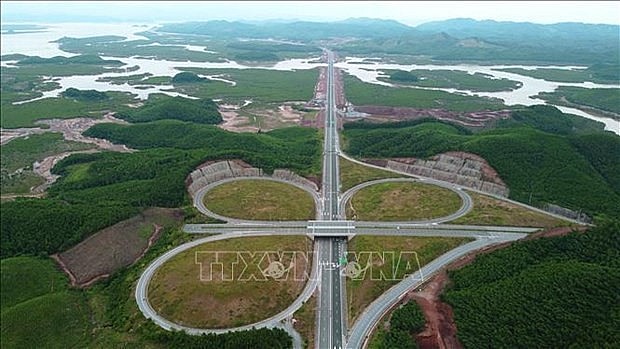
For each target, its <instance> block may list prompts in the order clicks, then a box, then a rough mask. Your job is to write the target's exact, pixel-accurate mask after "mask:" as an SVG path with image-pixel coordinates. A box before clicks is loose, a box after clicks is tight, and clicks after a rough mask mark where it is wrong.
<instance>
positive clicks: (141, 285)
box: [135, 231, 318, 335]
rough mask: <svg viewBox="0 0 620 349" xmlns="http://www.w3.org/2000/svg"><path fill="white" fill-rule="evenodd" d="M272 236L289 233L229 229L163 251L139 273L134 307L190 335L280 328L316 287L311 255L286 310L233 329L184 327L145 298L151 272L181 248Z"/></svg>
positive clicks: (313, 259) (163, 326) (186, 248)
mask: <svg viewBox="0 0 620 349" xmlns="http://www.w3.org/2000/svg"><path fill="white" fill-rule="evenodd" d="M272 235H291V234H289V233H286V232H247V231H243V232H232V233H227V234H221V235H214V236H209V237H206V238H202V239H198V240H194V241H190V242H187V243H185V244H183V245H180V246H177V247H175V248H173V249H172V250H170V251H168V252H166V253H164V254H163V255H161V256H159V257H158V258H157V259H156V260H155V261H153V262H152V263H151V264H150V265H149V266H148V267H147V268H146V269H145V270H144V272H143V273H142V275H141V276H140V279H139V280H138V284H137V286H136V292H135V298H136V302H137V303H138V308H139V309H140V311H141V312H142V314H143V315H144V316H145V317H146V318H148V319H151V320H153V322H154V323H155V324H157V325H158V326H160V327H162V328H164V329H166V330H176V331H185V332H187V333H188V334H192V335H200V334H208V333H226V332H231V331H245V330H250V329H252V328H263V327H267V328H273V327H281V328H282V327H283V324H282V321H283V320H285V319H286V318H288V317H289V316H291V315H293V313H295V311H297V310H298V309H299V308H300V307H301V306H302V305H303V304H304V302H306V301H307V300H308V298H310V296H311V295H312V293H314V290H315V289H316V286H317V283H318V277H317V276H318V263H316V261H315V258H312V269H311V272H310V276H309V278H308V281H307V282H306V286H305V287H304V289H303V290H302V292H301V294H300V295H299V296H298V297H297V299H295V301H294V302H293V303H292V304H291V305H290V306H288V307H287V308H286V309H284V310H282V311H281V312H279V313H277V314H275V315H273V316H271V317H269V318H267V319H265V320H262V321H259V322H256V323H253V324H249V325H245V326H239V327H234V328H227V329H204V328H195V327H187V326H183V325H179V324H177V323H174V322H172V321H170V320H167V319H165V318H164V317H162V316H161V315H159V314H158V313H157V312H156V311H155V309H153V307H152V306H151V304H150V303H149V300H148V288H149V284H150V281H151V279H152V278H153V275H155V272H156V271H157V269H158V268H159V267H160V266H162V265H163V264H164V263H166V262H167V261H168V260H169V259H171V258H172V257H174V256H176V255H177V254H179V253H181V252H183V251H186V250H188V249H190V248H192V247H196V246H198V245H201V244H204V243H207V242H213V241H220V240H227V239H233V238H239V237H251V236H253V237H256V236H272Z"/></svg>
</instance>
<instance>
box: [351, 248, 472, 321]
mask: <svg viewBox="0 0 620 349" xmlns="http://www.w3.org/2000/svg"><path fill="white" fill-rule="evenodd" d="M469 241H471V239H467V238H420V237H404V236H356V237H354V238H353V239H352V240H351V241H350V243H349V246H348V251H349V254H348V260H349V262H351V261H354V256H357V257H359V258H358V259H357V262H358V263H359V264H360V266H361V267H362V268H364V267H366V266H367V265H368V264H367V263H373V267H372V269H370V270H371V271H366V273H365V274H361V275H360V276H359V278H356V279H353V278H347V280H346V287H347V309H348V311H347V312H348V315H349V323H353V322H354V320H355V319H356V318H357V316H358V315H359V314H360V313H361V312H362V311H364V309H366V306H368V304H370V303H371V302H372V301H373V300H375V299H376V298H377V297H379V296H380V295H381V294H382V293H383V292H385V291H386V290H387V289H389V288H390V287H391V286H393V285H395V284H396V283H397V282H398V281H400V280H401V279H402V277H403V276H404V275H406V274H413V273H415V272H416V271H417V270H418V267H422V266H424V265H426V264H427V263H429V262H430V261H432V260H433V259H435V258H436V257H438V256H440V255H441V254H443V253H445V252H447V251H449V250H451V249H453V248H455V247H457V246H459V245H462V244H464V243H466V242H469ZM353 252H355V253H360V252H376V253H375V254H373V255H372V256H371V257H370V258H369V255H368V254H358V255H354V254H353ZM383 252H387V253H388V254H386V255H385V260H383V259H382V258H381V254H382V253H383ZM390 252H394V256H395V257H398V256H400V253H401V252H415V253H414V254H404V255H402V259H398V258H395V259H394V260H392V259H391V258H390V256H391V255H390V254H389V253H390ZM371 258H372V259H371ZM396 261H399V262H398V264H395V263H397V262H396ZM406 262H409V263H406ZM418 263H419V264H418ZM407 265H409V266H410V267H411V268H412V269H407ZM381 274H384V275H388V276H389V277H390V278H389V279H385V278H381V277H379V276H380V275H381ZM371 276H372V278H371ZM373 279H374V280H373Z"/></svg>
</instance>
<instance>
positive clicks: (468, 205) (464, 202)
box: [340, 178, 474, 224]
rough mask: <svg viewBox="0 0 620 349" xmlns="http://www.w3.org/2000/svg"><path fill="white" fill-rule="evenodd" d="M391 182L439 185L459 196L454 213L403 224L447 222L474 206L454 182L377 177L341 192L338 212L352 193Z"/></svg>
mask: <svg viewBox="0 0 620 349" xmlns="http://www.w3.org/2000/svg"><path fill="white" fill-rule="evenodd" d="M392 182H414V183H424V184H432V185H436V186H438V187H441V188H444V189H447V190H450V191H452V192H454V193H456V194H457V195H458V196H459V198H461V201H462V205H461V207H460V208H459V209H458V210H457V211H455V212H454V213H451V214H449V215H447V216H443V217H437V218H433V219H425V220H418V221H406V222H402V223H403V224H407V223H408V224H432V223H444V222H449V221H451V220H455V219H457V218H459V217H462V216H464V215H466V214H467V213H468V212H469V211H470V210H471V209H472V208H473V206H474V202H473V200H472V198H471V196H469V194H467V193H466V192H465V191H463V190H462V189H461V188H460V187H459V186H458V185H455V184H450V183H447V182H442V181H436V180H433V179H427V178H384V179H377V180H374V181H369V182H364V183H361V184H358V185H356V186H354V187H353V188H351V189H349V190H347V191H346V192H345V193H344V194H342V197H341V198H340V210H341V211H340V212H346V211H345V208H346V205H347V203H349V201H350V200H351V198H352V197H353V195H355V194H356V193H357V192H358V191H360V190H361V189H364V188H366V187H370V186H372V185H375V184H381V183H392Z"/></svg>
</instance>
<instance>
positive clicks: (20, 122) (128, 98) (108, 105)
mask: <svg viewBox="0 0 620 349" xmlns="http://www.w3.org/2000/svg"><path fill="white" fill-rule="evenodd" d="M106 94H107V95H108V96H109V97H110V98H108V99H106V100H103V101H82V100H74V99H71V98H65V97H59V98H45V99H40V100H37V101H32V102H28V103H24V104H17V105H15V104H11V103H4V102H3V103H2V105H1V106H0V108H1V111H2V122H0V126H2V127H3V128H17V127H33V126H35V124H34V122H35V121H36V120H41V119H53V118H58V119H71V118H76V117H81V116H87V117H95V118H100V117H102V116H103V115H104V114H106V113H107V112H109V111H114V110H116V109H117V108H118V107H119V106H120V105H123V104H125V105H126V104H130V103H132V102H135V100H134V98H133V97H132V95H130V94H128V93H122V92H106Z"/></svg>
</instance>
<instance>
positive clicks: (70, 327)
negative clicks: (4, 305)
mask: <svg viewBox="0 0 620 349" xmlns="http://www.w3.org/2000/svg"><path fill="white" fill-rule="evenodd" d="M1 318H2V347H4V348H59V349H62V348H71V347H82V346H84V345H86V343H88V340H89V339H90V338H89V337H90V335H89V330H90V325H89V310H88V307H87V305H86V302H85V299H84V297H83V296H82V295H80V294H77V293H74V292H67V291H64V292H56V293H53V294H49V295H46V296H41V297H37V298H33V299H30V300H28V301H25V302H22V303H20V304H18V305H15V306H13V307H11V308H9V309H7V310H4V311H2V315H1Z"/></svg>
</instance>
